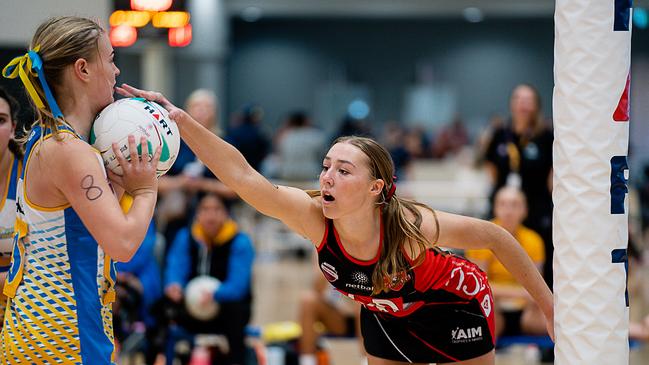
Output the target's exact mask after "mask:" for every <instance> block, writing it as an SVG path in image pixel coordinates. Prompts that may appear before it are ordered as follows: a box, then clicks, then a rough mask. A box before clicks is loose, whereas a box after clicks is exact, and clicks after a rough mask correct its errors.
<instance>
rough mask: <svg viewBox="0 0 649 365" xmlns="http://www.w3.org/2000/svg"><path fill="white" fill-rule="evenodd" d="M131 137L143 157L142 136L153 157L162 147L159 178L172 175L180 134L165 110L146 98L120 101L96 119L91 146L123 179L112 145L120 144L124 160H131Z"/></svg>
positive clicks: (105, 164) (107, 166)
mask: <svg viewBox="0 0 649 365" xmlns="http://www.w3.org/2000/svg"><path fill="white" fill-rule="evenodd" d="M130 134H132V135H133V136H135V140H136V141H137V143H138V147H137V148H138V153H139V154H140V155H141V154H142V151H141V146H140V145H139V141H140V137H141V136H144V137H146V139H147V142H148V145H149V153H150V154H153V152H154V151H155V150H156V148H158V146H161V153H160V162H159V163H158V168H157V174H158V176H161V175H164V174H165V173H166V172H167V171H169V169H170V168H171V166H172V165H173V164H174V161H176V157H178V150H179V149H180V132H179V131H178V126H177V125H176V123H175V122H174V121H173V120H171V119H170V118H169V113H168V112H167V111H166V110H165V109H164V108H163V107H161V106H160V105H158V104H156V103H154V102H152V101H148V100H145V99H142V98H128V99H120V100H117V101H115V102H114V103H112V104H109V105H108V106H107V107H105V108H104V109H103V110H102V111H101V112H99V114H98V115H97V117H96V118H95V122H94V124H93V125H92V129H91V131H90V144H92V145H93V146H94V147H95V148H96V149H97V150H99V152H100V153H101V157H102V158H103V160H104V166H105V167H106V169H108V170H111V171H113V172H114V173H116V174H119V175H121V174H122V167H121V166H120V165H119V162H118V161H117V159H116V158H115V154H114V153H113V149H112V148H111V145H112V143H113V142H115V143H117V145H118V146H119V149H120V151H121V152H122V154H123V155H124V158H126V159H127V160H129V159H130V151H129V147H128V136H129V135H130ZM149 158H151V155H150V156H149Z"/></svg>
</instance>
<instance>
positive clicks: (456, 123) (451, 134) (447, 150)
mask: <svg viewBox="0 0 649 365" xmlns="http://www.w3.org/2000/svg"><path fill="white" fill-rule="evenodd" d="M467 144H469V134H468V133H467V131H466V128H465V127H464V122H462V119H461V118H460V117H459V116H455V119H453V121H452V122H451V124H449V125H446V126H444V127H443V128H442V129H441V130H440V131H439V133H437V138H436V139H435V143H434V145H433V157H434V158H444V157H447V156H449V155H455V154H456V153H458V152H460V150H461V149H462V147H464V146H466V145H467Z"/></svg>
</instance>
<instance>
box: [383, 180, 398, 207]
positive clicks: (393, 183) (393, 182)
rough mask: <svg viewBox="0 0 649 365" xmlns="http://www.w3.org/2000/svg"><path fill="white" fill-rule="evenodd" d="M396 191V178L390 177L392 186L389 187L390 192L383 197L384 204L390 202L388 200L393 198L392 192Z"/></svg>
mask: <svg viewBox="0 0 649 365" xmlns="http://www.w3.org/2000/svg"><path fill="white" fill-rule="evenodd" d="M395 191H397V177H396V176H394V175H393V176H392V186H390V190H388V194H387V195H386V196H385V202H386V203H388V202H390V199H392V197H393V196H394V192H395Z"/></svg>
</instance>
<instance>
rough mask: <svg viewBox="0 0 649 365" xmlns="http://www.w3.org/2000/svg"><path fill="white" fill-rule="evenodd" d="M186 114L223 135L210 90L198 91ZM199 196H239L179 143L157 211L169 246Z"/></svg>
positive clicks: (164, 179) (190, 99)
mask: <svg viewBox="0 0 649 365" xmlns="http://www.w3.org/2000/svg"><path fill="white" fill-rule="evenodd" d="M185 110H187V112H188V113H189V115H191V116H192V117H193V118H194V119H196V120H197V121H198V122H200V123H201V124H202V125H203V126H204V127H205V128H207V129H209V130H211V131H213V132H216V133H218V132H220V129H219V128H218V121H217V113H218V102H217V99H216V95H214V93H213V92H212V91H210V90H206V89H197V90H195V91H194V92H192V93H191V94H190V95H189V97H188V98H187V101H186V103H185ZM197 192H213V193H216V194H218V195H219V196H221V197H223V198H226V199H236V198H237V196H236V194H235V193H234V192H233V191H232V190H231V189H230V188H228V187H227V186H225V185H224V184H222V183H221V182H220V181H218V180H217V179H216V178H215V177H214V175H213V174H212V173H211V172H210V171H209V170H208V169H206V168H205V166H204V165H203V164H202V163H201V162H200V161H199V160H197V159H196V156H195V155H194V153H193V152H192V151H191V149H189V146H187V144H186V143H185V142H184V141H182V140H181V141H180V150H179V152H178V158H176V162H175V163H174V165H173V166H172V168H171V169H170V170H169V171H168V172H167V174H165V175H164V176H161V177H160V179H159V184H158V193H159V194H160V199H159V201H158V206H157V208H156V219H157V223H158V228H159V229H160V231H161V232H163V234H164V236H165V240H166V242H171V241H172V240H173V239H174V237H175V236H176V232H177V231H178V230H179V229H180V228H182V227H185V226H187V224H188V223H189V219H190V218H191V216H192V212H191V211H190V208H191V207H192V205H193V204H194V195H195V193H197Z"/></svg>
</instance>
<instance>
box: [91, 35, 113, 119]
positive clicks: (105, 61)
mask: <svg viewBox="0 0 649 365" xmlns="http://www.w3.org/2000/svg"><path fill="white" fill-rule="evenodd" d="M97 48H98V50H99V53H98V55H97V57H95V59H94V60H92V61H91V62H90V63H89V67H90V69H91V70H92V75H93V77H94V80H93V88H94V89H93V90H92V95H93V96H94V97H95V98H96V100H97V103H98V105H97V107H98V110H97V112H99V110H101V109H103V108H104V107H105V106H106V105H108V104H110V103H112V102H113V101H114V100H115V99H114V98H113V91H114V88H115V83H116V78H117V76H118V75H119V69H118V68H117V66H116V65H115V62H114V58H115V52H114V51H113V47H112V46H111V45H110V40H109V39H108V35H107V34H106V33H104V34H102V35H101V36H100V37H99V40H98V41H97Z"/></svg>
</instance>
